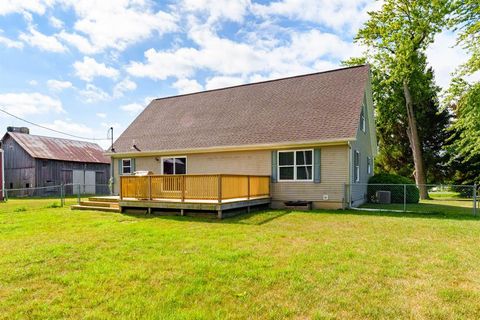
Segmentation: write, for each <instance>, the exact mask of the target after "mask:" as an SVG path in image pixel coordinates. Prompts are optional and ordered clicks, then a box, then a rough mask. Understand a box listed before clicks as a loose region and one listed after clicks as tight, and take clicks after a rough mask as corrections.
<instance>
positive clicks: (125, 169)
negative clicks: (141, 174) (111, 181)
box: [122, 159, 132, 174]
mask: <svg viewBox="0 0 480 320" xmlns="http://www.w3.org/2000/svg"><path fill="white" fill-rule="evenodd" d="M131 173H132V159H122V174H131Z"/></svg>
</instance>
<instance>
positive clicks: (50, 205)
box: [45, 202, 62, 209]
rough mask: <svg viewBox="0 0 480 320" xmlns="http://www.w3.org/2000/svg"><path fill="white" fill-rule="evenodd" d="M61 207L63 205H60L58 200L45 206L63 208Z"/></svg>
mask: <svg viewBox="0 0 480 320" xmlns="http://www.w3.org/2000/svg"><path fill="white" fill-rule="evenodd" d="M61 207H62V206H61V205H59V204H58V203H57V202H53V203H51V204H49V205H47V206H46V207H45V208H47V209H48V208H61Z"/></svg>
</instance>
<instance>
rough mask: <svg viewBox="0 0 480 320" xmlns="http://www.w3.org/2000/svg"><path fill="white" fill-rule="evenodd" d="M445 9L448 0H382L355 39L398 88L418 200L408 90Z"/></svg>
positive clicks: (419, 177)
mask: <svg viewBox="0 0 480 320" xmlns="http://www.w3.org/2000/svg"><path fill="white" fill-rule="evenodd" d="M449 11H450V3H449V1H448V0H385V2H384V4H383V6H382V8H381V10H379V11H375V12H370V13H369V15H370V18H369V20H368V21H367V22H366V23H365V25H364V27H363V28H362V29H360V31H359V33H358V35H357V38H356V39H357V41H359V42H361V43H362V44H364V45H366V46H368V47H369V48H370V49H371V50H372V51H373V56H374V57H375V60H376V61H378V62H381V67H380V70H381V71H382V72H385V74H388V76H389V79H387V81H392V82H395V83H396V84H397V85H398V87H399V88H400V89H401V90H402V93H403V99H404V106H405V112H406V119H407V123H406V135H407V137H408V140H409V144H410V149H411V151H412V156H413V163H414V169H415V181H416V183H417V184H418V185H419V189H420V197H421V198H422V199H426V198H428V192H427V188H426V186H425V184H426V182H427V181H426V172H425V165H424V155H423V147H422V144H421V140H420V133H419V130H418V125H417V121H418V120H417V118H416V116H415V115H416V112H415V110H414V105H415V104H416V101H415V100H414V99H415V96H413V95H412V92H413V91H415V90H414V87H415V86H417V85H419V84H418V83H416V81H415V74H416V73H418V72H421V71H422V69H421V67H422V66H424V65H425V61H426V57H425V51H426V49H427V47H428V45H429V44H430V43H432V42H433V38H434V36H435V34H436V33H438V32H440V31H441V30H442V28H443V27H444V26H445V25H446V22H447V19H446V16H447V14H448V13H449ZM420 85H422V84H420Z"/></svg>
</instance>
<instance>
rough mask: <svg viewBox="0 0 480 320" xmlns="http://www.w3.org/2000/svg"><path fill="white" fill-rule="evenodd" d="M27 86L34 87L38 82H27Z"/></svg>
mask: <svg viewBox="0 0 480 320" xmlns="http://www.w3.org/2000/svg"><path fill="white" fill-rule="evenodd" d="M28 84H29V85H31V86H33V87H34V86H36V85H37V84H38V81H37V80H30V81H28Z"/></svg>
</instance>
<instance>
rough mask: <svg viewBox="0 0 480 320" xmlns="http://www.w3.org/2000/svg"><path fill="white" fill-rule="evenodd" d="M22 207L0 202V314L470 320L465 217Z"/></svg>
mask: <svg viewBox="0 0 480 320" xmlns="http://www.w3.org/2000/svg"><path fill="white" fill-rule="evenodd" d="M32 201H37V200H32ZM46 205H48V202H47V203H46ZM18 206H20V204H19V203H15V201H9V202H8V203H4V204H0V318H5V319H11V318H14V319H15V318H18V319H25V318H27V319H28V318H30V319H34V318H52V319H53V318H70V319H78V318H92V319H97V318H104V319H108V318H112V319H113V318H115V319H118V318H147V319H152V318H157V319H192V318H194V319H246V318H249V319H287V318H296V319H305V318H313V319H362V318H364V319H367V318H377V319H380V318H415V319H422V318H423V319H432V318H437V319H451V318H461V319H468V318H470V319H478V318H480V268H478V266H479V265H480V250H479V247H478V239H480V221H479V220H477V219H474V218H471V219H467V218H463V219H456V217H455V216H445V215H438V216H436V215H431V214H430V215H425V216H422V215H419V214H417V215H408V214H374V213H368V214H362V213H360V212H353V211H352V212H348V211H346V212H345V211H329V212H322V211H317V212H287V211H264V212H258V213H254V214H250V215H243V216H239V217H236V218H232V219H226V220H223V221H216V220H208V219H200V218H187V217H147V216H143V215H137V216H129V215H121V214H112V213H100V212H94V211H83V212H78V211H70V210H69V209H68V208H41V207H42V206H40V205H39V206H29V205H28V203H24V204H23V206H25V207H27V208H33V207H35V208H36V209H35V210H33V209H32V210H28V209H27V210H26V211H19V212H14V209H15V208H16V207H18Z"/></svg>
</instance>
